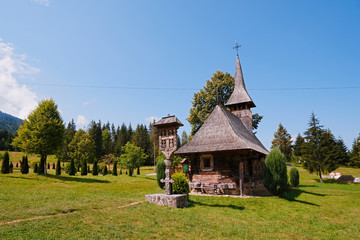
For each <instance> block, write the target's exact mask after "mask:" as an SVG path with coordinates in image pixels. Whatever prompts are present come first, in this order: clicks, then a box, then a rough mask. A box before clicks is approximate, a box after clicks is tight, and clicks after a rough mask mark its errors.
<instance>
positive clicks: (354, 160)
mask: <svg viewBox="0 0 360 240" xmlns="http://www.w3.org/2000/svg"><path fill="white" fill-rule="evenodd" d="M349 165H350V166H352V167H360V134H359V137H358V138H357V139H355V140H354V143H353V145H352V150H351V153H350V162H349Z"/></svg>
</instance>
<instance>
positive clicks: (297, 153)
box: [293, 134, 304, 157]
mask: <svg viewBox="0 0 360 240" xmlns="http://www.w3.org/2000/svg"><path fill="white" fill-rule="evenodd" d="M303 143H304V138H303V137H302V136H301V135H300V134H298V135H297V137H296V140H295V143H294V146H293V148H294V155H295V156H297V157H300V156H301V147H302V144H303Z"/></svg>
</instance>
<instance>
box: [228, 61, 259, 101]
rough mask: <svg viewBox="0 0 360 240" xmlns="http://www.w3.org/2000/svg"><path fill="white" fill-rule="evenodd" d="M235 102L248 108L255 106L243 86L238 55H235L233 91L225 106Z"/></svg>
mask: <svg viewBox="0 0 360 240" xmlns="http://www.w3.org/2000/svg"><path fill="white" fill-rule="evenodd" d="M236 104H246V105H247V107H248V108H252V107H256V105H255V103H254V102H253V100H252V99H251V97H250V95H249V93H248V92H247V90H246V87H245V82H244V77H243V72H242V69H241V64H240V59H239V55H237V57H236V67H235V88H234V92H233V93H232V94H231V96H230V98H229V100H228V101H227V103H226V105H225V106H231V105H236Z"/></svg>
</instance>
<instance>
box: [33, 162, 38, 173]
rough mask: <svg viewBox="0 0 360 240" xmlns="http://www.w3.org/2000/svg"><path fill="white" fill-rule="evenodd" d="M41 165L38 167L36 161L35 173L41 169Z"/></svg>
mask: <svg viewBox="0 0 360 240" xmlns="http://www.w3.org/2000/svg"><path fill="white" fill-rule="evenodd" d="M38 168H39V167H38V164H37V163H35V167H34V173H37V172H38V171H39V169H38Z"/></svg>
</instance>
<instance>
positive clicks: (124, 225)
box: [0, 168, 360, 239]
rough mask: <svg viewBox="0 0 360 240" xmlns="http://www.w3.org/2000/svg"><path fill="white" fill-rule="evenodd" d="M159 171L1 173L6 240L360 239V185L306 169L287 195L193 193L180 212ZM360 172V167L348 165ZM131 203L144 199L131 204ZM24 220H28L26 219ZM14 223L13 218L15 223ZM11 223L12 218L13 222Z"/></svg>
mask: <svg viewBox="0 0 360 240" xmlns="http://www.w3.org/2000/svg"><path fill="white" fill-rule="evenodd" d="M152 172H153V169H152V168H144V169H142V171H141V175H139V176H136V177H129V176H125V175H121V176H111V175H107V176H92V175H87V176H68V175H65V174H63V175H61V176H60V177H56V176H55V175H54V170H52V169H51V170H49V173H50V174H49V175H48V176H39V175H36V174H34V173H32V171H31V173H30V174H28V175H22V174H21V173H20V172H19V171H18V170H15V171H14V173H12V174H7V175H1V174H0V239H176V238H180V239H359V237H360V223H359V218H360V207H359V206H360V185H355V184H332V183H323V184H322V183H319V182H318V181H317V180H318V178H317V176H315V175H310V174H308V173H307V172H306V171H305V170H303V169H300V177H301V182H300V186H299V188H296V189H294V190H292V191H291V192H288V193H287V194H286V196H285V198H278V197H263V198H230V197H205V196H190V199H189V207H188V208H184V209H174V208H169V207H163V206H157V205H154V204H150V203H146V202H144V198H145V195H146V194H151V193H159V192H162V190H160V189H159V188H158V187H157V185H156V180H155V176H147V175H146V174H148V173H152ZM338 172H341V173H342V174H345V173H347V174H349V173H350V174H352V175H353V176H354V177H360V169H347V168H341V169H339V170H338ZM131 203H137V204H134V205H131ZM19 219H27V220H26V221H19V222H16V220H19ZM11 221H13V222H11ZM9 222H11V223H9Z"/></svg>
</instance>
